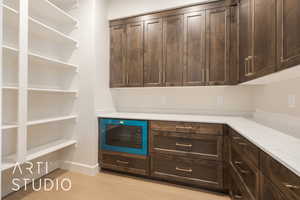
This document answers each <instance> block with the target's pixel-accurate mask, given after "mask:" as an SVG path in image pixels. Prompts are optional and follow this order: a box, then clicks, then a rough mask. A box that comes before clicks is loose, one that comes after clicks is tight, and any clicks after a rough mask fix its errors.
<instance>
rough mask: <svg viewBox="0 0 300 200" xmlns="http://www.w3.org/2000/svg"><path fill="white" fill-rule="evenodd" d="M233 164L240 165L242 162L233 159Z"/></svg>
mask: <svg viewBox="0 0 300 200" xmlns="http://www.w3.org/2000/svg"><path fill="white" fill-rule="evenodd" d="M234 164H235V165H241V164H243V162H241V161H234Z"/></svg>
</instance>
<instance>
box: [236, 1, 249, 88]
mask: <svg viewBox="0 0 300 200" xmlns="http://www.w3.org/2000/svg"><path fill="white" fill-rule="evenodd" d="M238 15H239V16H238V20H239V32H238V48H239V73H240V81H241V82H244V81H246V80H248V75H249V72H250V70H249V62H248V61H249V56H250V54H251V51H250V50H251V48H252V47H251V42H250V38H251V32H252V26H251V16H252V15H251V0H241V1H240V3H239V5H238Z"/></svg>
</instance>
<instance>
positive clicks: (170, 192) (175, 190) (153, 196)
mask: <svg viewBox="0 0 300 200" xmlns="http://www.w3.org/2000/svg"><path fill="white" fill-rule="evenodd" d="M48 177H50V178H52V179H59V180H61V179H62V178H70V179H71V180H72V190H71V191H69V192H63V191H51V192H46V191H40V192H33V191H19V192H17V193H14V194H12V195H10V196H8V197H6V198H5V199H4V200H229V198H228V197H227V196H224V195H220V194H216V193H211V192H207V191H203V190H199V189H195V188H189V187H184V186H177V185H173V184H168V183H164V182H159V181H153V180H148V179H143V178H136V177H131V176H126V175H120V174H117V173H110V172H101V173H99V174H98V175H97V176H94V177H90V176H86V175H82V174H77V173H72V172H68V171H63V170H57V171H55V172H54V173H52V174H50V175H49V176H48ZM30 188H32V187H30Z"/></svg>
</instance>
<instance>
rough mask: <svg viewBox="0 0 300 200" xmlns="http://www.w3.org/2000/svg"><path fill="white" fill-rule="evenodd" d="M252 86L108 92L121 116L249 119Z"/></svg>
mask: <svg viewBox="0 0 300 200" xmlns="http://www.w3.org/2000/svg"><path fill="white" fill-rule="evenodd" d="M254 89H255V87H254V86H246V87H245V86H217V87H183V88H179V87H177V88H129V89H112V93H113V97H114V98H113V99H114V103H115V105H116V109H117V110H118V111H123V112H163V113H191V114H219V115H249V113H252V112H253V111H254V106H253V99H252V96H253V92H254Z"/></svg>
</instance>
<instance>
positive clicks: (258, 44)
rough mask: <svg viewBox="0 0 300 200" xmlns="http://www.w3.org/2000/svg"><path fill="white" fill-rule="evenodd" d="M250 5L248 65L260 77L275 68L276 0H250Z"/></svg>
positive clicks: (251, 71)
mask: <svg viewBox="0 0 300 200" xmlns="http://www.w3.org/2000/svg"><path fill="white" fill-rule="evenodd" d="M252 6H253V9H252V12H253V17H252V19H253V21H252V23H253V24H252V29H253V30H252V33H253V37H252V44H253V45H252V47H253V48H252V54H251V55H250V57H249V65H250V73H251V74H253V76H254V77H260V76H263V75H266V74H270V73H272V72H274V71H275V69H276V61H277V59H276V0H252ZM299 19H300V18H299Z"/></svg>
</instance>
